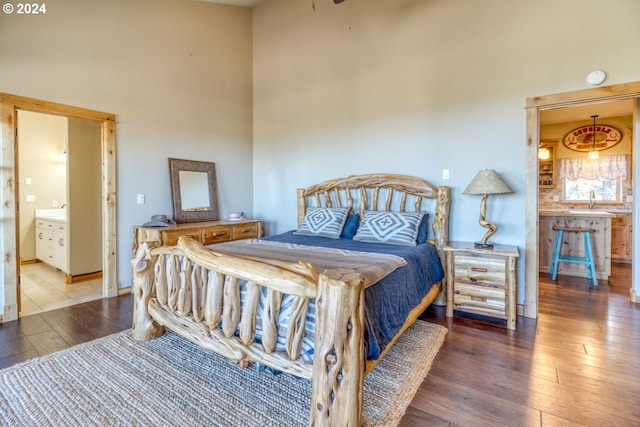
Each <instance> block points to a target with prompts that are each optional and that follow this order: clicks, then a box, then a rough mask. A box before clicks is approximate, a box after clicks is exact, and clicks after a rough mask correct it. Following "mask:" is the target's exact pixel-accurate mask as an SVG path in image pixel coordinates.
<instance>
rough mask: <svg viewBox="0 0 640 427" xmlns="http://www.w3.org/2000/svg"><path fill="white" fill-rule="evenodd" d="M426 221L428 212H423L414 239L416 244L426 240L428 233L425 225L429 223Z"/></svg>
mask: <svg viewBox="0 0 640 427" xmlns="http://www.w3.org/2000/svg"><path fill="white" fill-rule="evenodd" d="M428 223H429V214H428V213H425V214H424V216H423V217H422V222H420V226H419V227H418V238H417V239H416V243H417V244H418V245H420V244H422V243H425V242H426V241H427V235H428V234H429V230H427V226H428V225H429V224H428Z"/></svg>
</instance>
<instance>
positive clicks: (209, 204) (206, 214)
mask: <svg viewBox="0 0 640 427" xmlns="http://www.w3.org/2000/svg"><path fill="white" fill-rule="evenodd" d="M169 177H170V179H171V199H172V202H173V219H174V220H175V221H176V222H192V221H213V220H217V219H219V218H218V193H217V188H218V186H217V182H216V164H215V163H210V162H199V161H196V160H183V159H169Z"/></svg>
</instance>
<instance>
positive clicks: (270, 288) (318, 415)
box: [132, 174, 451, 426]
mask: <svg viewBox="0 0 640 427" xmlns="http://www.w3.org/2000/svg"><path fill="white" fill-rule="evenodd" d="M428 203H431V204H432V205H433V204H434V203H435V209H433V210H431V209H425V208H424V207H423V205H424V204H428ZM450 203H451V199H450V188H449V187H446V186H441V187H435V186H433V185H432V184H430V183H428V182H427V181H424V180H422V179H419V178H415V177H410V176H406V175H395V174H369V175H353V176H349V177H347V178H340V179H334V180H329V181H325V182H323V183H321V184H317V185H314V186H311V187H309V188H307V189H299V190H298V223H300V222H301V221H302V219H303V218H304V215H305V212H306V209H307V207H308V206H326V207H332V206H333V207H350V208H352V210H354V211H356V209H357V210H358V211H359V212H360V214H361V217H362V215H363V214H364V211H365V210H396V211H406V210H410V211H419V210H428V212H430V214H431V218H433V219H432V222H433V227H432V228H433V239H432V240H430V242H431V243H433V244H434V245H435V246H436V248H437V249H438V253H439V255H440V259H441V261H443V253H442V248H443V247H444V245H446V244H447V243H448V238H449V236H448V234H449V232H448V230H449V210H450ZM411 205H413V206H411ZM132 265H133V292H134V301H135V302H134V304H135V305H134V313H133V316H134V317H133V336H134V338H135V339H137V340H149V339H153V338H156V337H158V336H160V335H162V334H163V332H164V330H165V328H166V329H169V330H172V331H173V332H175V333H177V334H179V335H181V336H183V337H185V338H187V339H189V340H191V341H193V342H194V343H196V344H197V345H199V346H201V347H203V348H205V349H208V350H211V351H214V352H216V353H218V354H221V355H222V356H224V357H226V358H229V359H232V360H235V361H238V362H239V363H240V364H241V365H244V366H246V365H248V362H259V363H262V364H264V365H267V366H270V367H272V368H274V369H278V370H280V371H283V372H287V373H290V374H293V375H297V376H299V377H303V378H307V379H310V380H311V381H312V395H311V408H310V415H309V425H312V426H360V425H361V416H362V396H363V381H364V377H365V375H366V374H367V373H369V372H370V371H371V370H372V369H373V367H374V366H376V364H377V363H378V360H379V359H378V360H368V361H365V357H364V338H363V335H364V307H365V305H364V289H363V280H362V278H361V277H360V276H359V275H358V274H356V273H355V272H354V273H346V274H344V275H343V276H342V277H341V278H340V280H337V279H329V278H328V277H327V276H325V275H323V274H318V273H317V271H316V270H315V269H314V267H313V265H310V264H306V263H297V264H292V263H285V262H273V261H269V262H267V261H262V260H258V259H249V258H242V257H238V256H231V255H225V254H222V253H217V252H215V251H212V250H209V249H207V248H205V247H204V246H202V245H201V244H200V243H198V242H196V241H195V240H192V239H190V238H188V237H185V236H183V237H180V239H179V242H178V245H177V246H176V247H156V248H149V247H147V245H146V244H143V245H141V246H140V248H139V249H138V251H137V253H136V254H135V255H134V258H133V260H132ZM443 265H444V262H443ZM242 280H245V281H247V292H246V299H245V302H244V304H243V305H242V308H241V304H240V281H242ZM262 287H265V288H267V301H266V304H265V310H264V313H265V315H264V317H263V338H262V342H261V343H258V342H255V341H254V334H255V324H256V311H257V306H258V299H259V295H260V292H261V288H262ZM441 290H442V284H437V285H434V286H433V287H432V288H431V290H430V291H429V293H428V294H427V295H426V296H425V297H424V299H423V300H422V302H421V303H420V304H419V305H418V306H416V307H415V308H414V309H413V310H412V311H411V313H410V314H409V316H408V318H407V320H406V322H405V324H404V325H403V326H402V328H401V330H400V332H399V333H398V334H397V335H396V336H395V337H394V338H393V340H392V341H391V342H390V343H389V344H388V345H387V347H386V348H385V349H384V350H383V352H382V355H381V357H380V358H382V357H383V356H384V355H385V354H386V353H387V352H388V350H389V348H390V347H391V346H392V345H393V344H394V342H395V341H396V340H397V338H398V337H399V336H400V335H401V334H402V332H404V331H405V330H406V329H407V328H408V327H409V326H410V325H411V324H412V323H413V322H415V320H416V319H417V318H418V316H419V315H420V314H421V313H422V312H423V311H424V310H425V309H426V308H427V306H428V305H429V304H431V303H432V302H433V301H434V300H435V299H436V297H437V296H438V295H439V294H440V292H441ZM283 294H290V295H292V296H294V297H295V302H294V307H293V308H292V311H291V319H290V324H289V325H290V326H289V328H288V335H287V339H286V352H280V351H276V350H275V345H276V341H277V331H278V324H277V319H278V313H279V311H280V302H281V299H282V295H283ZM310 298H316V335H315V336H316V342H315V356H314V361H313V364H305V363H303V362H302V361H301V360H300V358H299V355H300V348H301V343H302V338H303V335H304V332H305V328H304V322H305V317H306V311H307V307H308V304H309V299H310ZM267 313H268V314H267ZM237 330H238V331H239V334H236V331H237Z"/></svg>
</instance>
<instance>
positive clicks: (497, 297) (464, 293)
mask: <svg viewBox="0 0 640 427" xmlns="http://www.w3.org/2000/svg"><path fill="white" fill-rule="evenodd" d="M453 304H454V307H453V308H454V310H462V309H465V308H466V309H468V310H477V309H481V310H488V312H487V313H490V314H491V315H492V316H497V317H501V318H505V306H506V292H505V289H504V288H493V287H488V286H476V285H470V284H467V283H458V282H456V283H454V285H453Z"/></svg>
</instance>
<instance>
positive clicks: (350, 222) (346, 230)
mask: <svg viewBox="0 0 640 427" xmlns="http://www.w3.org/2000/svg"><path fill="white" fill-rule="evenodd" d="M359 225H360V214H353V215H349V216H348V217H347V221H346V222H345V223H344V227H343V228H342V234H341V235H340V237H342V238H343V239H353V236H355V235H356V231H358V226H359Z"/></svg>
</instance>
